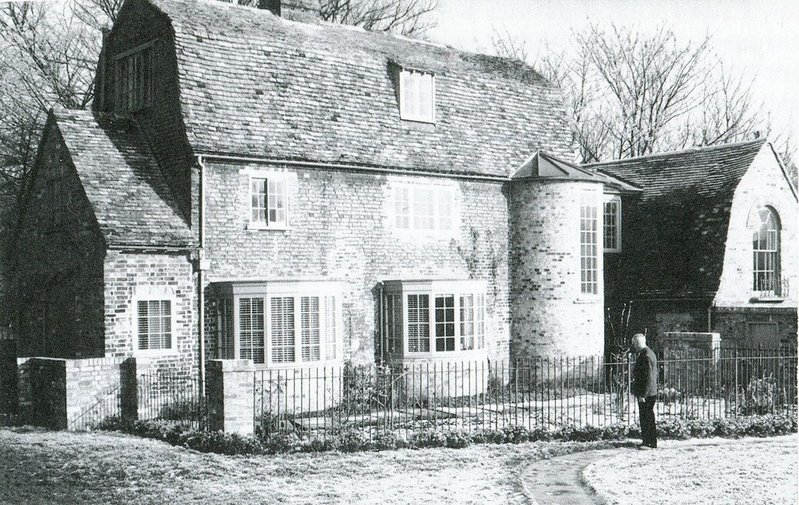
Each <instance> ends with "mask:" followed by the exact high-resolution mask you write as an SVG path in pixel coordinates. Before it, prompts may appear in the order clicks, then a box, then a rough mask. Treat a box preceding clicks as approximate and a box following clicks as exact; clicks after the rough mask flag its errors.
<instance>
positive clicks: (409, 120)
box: [400, 116, 436, 126]
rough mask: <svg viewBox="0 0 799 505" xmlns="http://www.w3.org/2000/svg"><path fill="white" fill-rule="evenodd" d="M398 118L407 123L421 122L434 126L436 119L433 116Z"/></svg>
mask: <svg viewBox="0 0 799 505" xmlns="http://www.w3.org/2000/svg"><path fill="white" fill-rule="evenodd" d="M400 119H401V120H403V121H405V122H407V123H421V124H429V125H433V126H435V124H436V120H435V118H433V119H429V118H423V117H413V116H400Z"/></svg>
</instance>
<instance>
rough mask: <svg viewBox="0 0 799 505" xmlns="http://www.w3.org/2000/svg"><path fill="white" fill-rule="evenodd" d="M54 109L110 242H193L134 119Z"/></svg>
mask: <svg viewBox="0 0 799 505" xmlns="http://www.w3.org/2000/svg"><path fill="white" fill-rule="evenodd" d="M52 114H53V117H54V120H55V122H56V125H57V126H58V129H59V131H60V132H61V136H62V137H63V139H64V143H65V145H66V147H67V149H68V150H69V153H70V157H71V159H72V163H73V165H74V166H75V170H76V171H77V173H78V176H79V177H80V180H81V183H82V184H83V188H84V192H85V193H86V196H87V198H88V199H89V202H90V203H91V205H92V208H93V210H94V214H95V216H96V218H97V223H98V224H99V226H100V230H101V231H102V233H103V236H104V237H105V240H106V243H107V244H108V245H130V246H153V247H156V246H171V247H185V246H187V245H190V244H192V243H193V236H192V234H191V231H190V229H189V227H188V225H187V224H186V222H185V221H184V220H183V218H182V217H181V214H180V212H179V211H178V209H177V206H176V204H175V200H174V198H173V196H172V194H171V193H170V191H169V188H168V187H167V185H166V182H165V181H164V179H163V177H162V176H161V172H160V170H159V169H158V164H157V163H156V161H155V159H154V158H153V156H152V154H151V153H150V150H149V148H148V147H147V144H146V142H145V141H144V139H143V138H142V137H141V136H140V134H139V132H138V130H137V128H136V127H135V125H134V124H133V122H132V121H130V120H127V119H120V118H113V117H111V116H109V115H104V114H99V113H92V112H89V111H74V110H65V109H61V110H57V111H53V113H52Z"/></svg>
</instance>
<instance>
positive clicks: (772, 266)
mask: <svg viewBox="0 0 799 505" xmlns="http://www.w3.org/2000/svg"><path fill="white" fill-rule="evenodd" d="M758 217H759V218H760V219H759V223H758V224H757V229H755V232H754V234H753V235H752V253H753V257H752V273H753V281H752V289H753V291H754V292H755V296H764V297H766V296H780V295H781V287H782V286H781V284H782V282H781V278H780V226H779V217H778V216H777V213H776V212H775V211H774V210H773V209H771V208H770V207H761V208H760V209H759V210H758Z"/></svg>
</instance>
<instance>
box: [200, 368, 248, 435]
mask: <svg viewBox="0 0 799 505" xmlns="http://www.w3.org/2000/svg"><path fill="white" fill-rule="evenodd" d="M254 371H255V367H254V365H253V362H252V361H251V360H248V359H213V360H210V361H208V363H207V365H206V390H207V394H208V424H209V427H210V428H211V429H212V430H219V431H224V432H225V433H238V434H239V435H243V436H252V435H253V434H254V429H253V426H254V424H255V421H254V418H255V408H254V401H253V399H254V395H255V381H254Z"/></svg>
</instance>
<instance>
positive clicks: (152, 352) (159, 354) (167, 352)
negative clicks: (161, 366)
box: [133, 348, 177, 358]
mask: <svg viewBox="0 0 799 505" xmlns="http://www.w3.org/2000/svg"><path fill="white" fill-rule="evenodd" d="M175 355H177V352H176V351H175V349H172V348H170V349H136V350H134V351H133V356H134V357H137V358H166V357H168V356H175Z"/></svg>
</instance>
